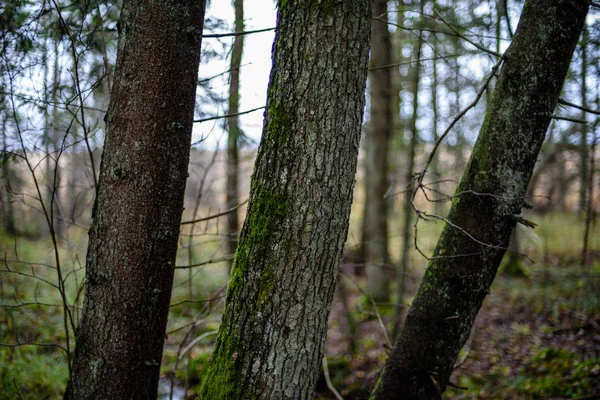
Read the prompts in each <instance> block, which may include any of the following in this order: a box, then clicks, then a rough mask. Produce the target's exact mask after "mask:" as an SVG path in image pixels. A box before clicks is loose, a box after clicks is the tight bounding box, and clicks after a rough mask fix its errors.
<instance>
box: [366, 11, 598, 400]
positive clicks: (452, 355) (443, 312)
mask: <svg viewBox="0 0 600 400" xmlns="http://www.w3.org/2000/svg"><path fill="white" fill-rule="evenodd" d="M588 8H589V5H588V4H587V3H586V2H583V1H567V0H553V1H551V2H548V1H541V0H527V1H526V3H525V5H524V8H523V13H522V15H521V20H520V22H519V25H518V28H517V32H516V34H515V37H514V40H513V42H512V44H511V46H510V48H509V49H508V50H507V51H506V53H505V55H503V56H502V57H501V60H504V68H503V69H502V72H501V74H500V76H499V78H498V83H497V87H496V90H495V92H494V95H493V99H492V103H491V104H490V106H489V109H488V112H487V114H486V117H485V120H484V123H483V126H482V128H481V132H480V134H479V138H478V140H477V143H476V144H475V147H474V149H473V153H472V155H471V159H470V161H469V165H468V167H467V170H466V171H465V174H464V175H463V178H462V180H461V182H460V184H459V186H458V188H457V191H456V194H455V195H454V200H453V205H452V208H451V210H450V214H449V216H448V218H447V220H446V222H447V223H446V226H445V227H444V230H443V232H442V235H441V237H440V239H439V241H438V244H437V247H436V250H435V252H434V257H433V258H432V259H431V260H430V262H429V265H428V268H427V271H426V272H425V276H424V278H423V281H422V283H421V285H420V287H419V291H418V293H417V296H416V297H415V299H414V300H413V302H412V304H411V307H410V310H409V312H408V315H407V318H406V322H405V323H404V325H403V327H402V330H401V332H400V336H399V338H398V340H397V342H396V344H395V346H394V349H393V351H392V353H391V355H390V357H389V359H388V361H387V363H386V366H385V369H384V371H383V373H382V375H381V378H380V380H379V382H378V384H377V387H376V388H375V391H374V394H373V398H374V399H392V398H397V397H398V396H404V397H407V398H414V399H431V398H441V393H442V392H443V391H444V390H445V389H446V386H447V384H448V379H449V378H450V374H451V373H452V369H453V366H454V363H455V361H456V358H457V356H458V353H459V351H460V349H461V348H462V346H463V345H464V344H465V342H466V340H467V339H468V337H469V334H470V331H471V327H472V325H473V322H474V320H475V317H476V315H477V312H478V311H479V308H480V307H481V304H482V302H483V300H484V299H485V297H486V295H487V293H488V291H489V287H490V285H491V284H492V281H493V279H494V276H495V274H496V271H497V268H498V266H499V265H500V261H501V260H502V257H503V255H504V253H505V251H506V248H507V246H508V242H509V239H510V234H511V231H512V230H513V228H514V226H515V224H516V222H517V221H522V219H521V218H520V217H519V214H520V213H521V208H522V207H523V206H524V204H525V202H524V197H523V196H525V194H526V191H527V185H528V183H529V179H530V177H531V173H532V170H533V166H534V164H535V162H536V158H537V155H538V152H539V150H540V148H541V146H542V143H543V141H544V135H545V133H546V130H547V129H548V125H549V124H550V119H551V116H552V114H553V112H554V108H555V107H556V104H557V102H558V96H559V94H560V91H561V89H562V86H563V82H564V79H565V76H566V74H567V71H568V68H569V64H570V59H571V56H572V55H573V51H574V49H575V47H576V45H577V40H578V38H579V35H580V34H581V31H582V28H583V24H584V22H585V17H586V15H587V11H588ZM541 32H544V34H543V35H542V34H541Z"/></svg>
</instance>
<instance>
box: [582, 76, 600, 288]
mask: <svg viewBox="0 0 600 400" xmlns="http://www.w3.org/2000/svg"><path fill="white" fill-rule="evenodd" d="M598 70H600V66H599V67H598ZM599 72H600V71H599ZM598 107H600V96H599V95H598V93H596V109H598ZM598 126H600V120H599V119H598V118H596V120H595V121H594V125H593V128H592V131H593V132H594V136H593V140H592V148H591V149H590V150H591V151H590V170H589V173H588V183H587V190H588V192H587V197H586V198H587V206H586V209H585V229H584V232H583V248H582V250H581V265H582V266H583V267H584V274H585V275H584V276H586V277H587V276H588V274H589V271H588V269H587V268H585V267H587V266H589V265H590V257H589V241H590V233H591V232H590V231H591V229H592V226H593V223H594V219H595V214H596V211H595V210H594V178H595V172H596V149H597V147H598V133H597V131H598Z"/></svg>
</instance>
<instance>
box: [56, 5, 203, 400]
mask: <svg viewBox="0 0 600 400" xmlns="http://www.w3.org/2000/svg"><path fill="white" fill-rule="evenodd" d="M204 7H205V2H204V1H189V0H167V1H161V2H154V1H147V0H129V1H127V0H126V1H124V4H123V9H122V12H121V21H120V38H119V50H118V54H117V66H116V75H115V81H114V85H113V89H112V96H111V101H110V105H109V110H108V113H107V135H106V141H105V145H104V153H103V156H102V166H101V169H100V180H99V187H98V191H97V195H96V202H95V204H94V211H93V223H92V226H91V228H90V239H89V247H88V254H87V265H86V268H87V270H86V296H85V302H84V310H83V317H82V321H81V325H80V327H79V329H78V332H77V340H76V351H75V359H74V362H73V376H72V378H71V381H70V382H69V385H68V387H67V391H66V395H65V398H66V399H77V400H80V399H156V397H157V387H158V378H159V371H160V362H161V357H162V349H163V341H164V337H165V330H166V323H167V314H168V310H169V300H170V296H171V286H172V283H173V267H174V264H175V255H176V252H177V240H178V235H179V223H180V219H181V212H182V210H183V195H184V190H185V181H186V177H187V168H188V158H189V150H190V138H191V137H190V136H191V131H192V120H193V115H194V100H195V92H196V81H197V72H198V63H199V57H200V43H201V38H202V26H203V20H204Z"/></svg>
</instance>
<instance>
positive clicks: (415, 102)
mask: <svg viewBox="0 0 600 400" xmlns="http://www.w3.org/2000/svg"><path fill="white" fill-rule="evenodd" d="M423 9H424V3H423V2H421V9H420V11H421V17H420V21H419V28H421V27H422V26H423ZM422 48H423V37H422V33H419V37H418V38H417V43H415V45H414V47H413V52H412V62H413V63H414V66H413V67H412V95H413V98H412V107H413V108H412V115H411V117H410V123H409V124H410V134H411V136H410V145H409V147H408V165H406V174H405V177H404V179H405V182H406V184H409V183H410V182H411V181H412V176H413V173H414V169H415V156H416V153H417V141H418V140H419V133H418V131H417V120H418V119H419V82H420V78H421V51H422ZM411 187H412V184H411ZM412 211H413V210H412V204H411V193H406V194H405V196H404V206H403V207H402V214H403V216H404V220H403V222H402V250H401V253H400V257H401V259H400V265H399V269H398V286H397V300H396V301H397V303H398V305H399V306H398V307H396V314H395V316H394V334H396V333H397V329H398V328H399V326H400V320H401V317H402V315H401V314H402V312H403V311H404V309H403V307H402V306H401V305H402V304H403V299H404V282H405V279H406V274H407V273H408V263H409V259H410V248H411V241H412V235H411V225H412Z"/></svg>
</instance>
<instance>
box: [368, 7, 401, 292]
mask: <svg viewBox="0 0 600 400" xmlns="http://www.w3.org/2000/svg"><path fill="white" fill-rule="evenodd" d="M387 3H388V2H387V0H375V1H373V16H374V17H375V18H377V17H380V18H383V19H384V20H387ZM391 60H392V51H391V40H390V32H389V30H388V26H387V23H385V22H382V21H378V20H375V21H374V22H373V25H372V26H371V65H372V66H373V67H375V69H373V70H372V71H371V72H370V76H371V80H370V82H371V122H370V125H369V130H368V132H367V134H366V135H365V161H366V162H365V167H366V168H365V210H364V214H363V223H364V229H363V232H364V234H365V235H364V236H365V237H364V238H363V241H364V246H365V262H366V275H367V290H368V292H369V293H370V294H371V296H373V299H374V300H375V301H388V300H389V297H390V285H389V282H390V275H391V274H390V273H391V268H390V267H391V265H390V256H389V253H388V223H387V219H388V204H387V199H386V198H385V194H386V192H387V190H388V187H389V184H390V182H389V180H388V153H389V147H390V139H391V137H392V127H393V123H394V118H393V115H392V105H393V103H392V99H391V97H392V96H391V95H392V93H391V90H392V88H393V86H392V71H393V69H391V68H379V67H384V66H387V65H390V64H391V63H392V61H391Z"/></svg>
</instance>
